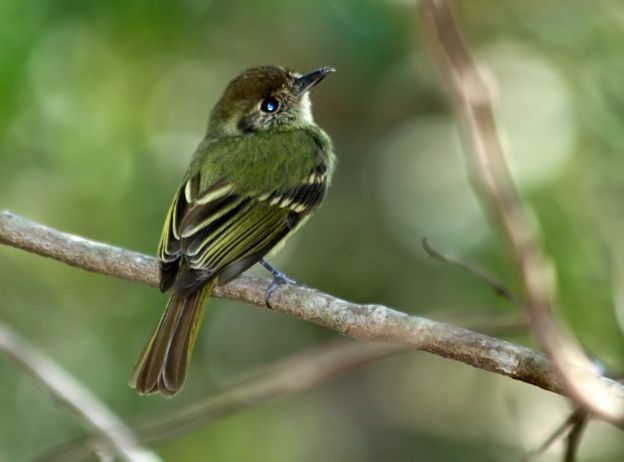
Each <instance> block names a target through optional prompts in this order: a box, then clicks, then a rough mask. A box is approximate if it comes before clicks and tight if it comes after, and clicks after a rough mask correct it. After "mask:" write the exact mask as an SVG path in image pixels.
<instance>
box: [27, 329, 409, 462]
mask: <svg viewBox="0 0 624 462" xmlns="http://www.w3.org/2000/svg"><path fill="white" fill-rule="evenodd" d="M405 351H409V348H407V347H405V346H402V345H387V344H381V343H365V342H354V341H352V340H338V341H330V342H327V343H325V344H323V345H321V346H316V347H314V348H311V349H308V350H306V351H303V352H301V353H296V354H293V355H291V356H289V357H287V358H286V359H281V360H278V361H276V362H274V363H271V364H269V365H268V366H264V367H262V368H260V369H258V370H256V371H255V372H252V373H250V374H246V375H245V376H243V377H241V378H240V379H238V380H236V381H234V382H232V383H230V384H229V385H226V386H224V387H222V389H220V390H217V391H211V392H209V393H206V394H205V395H203V396H199V397H197V398H195V399H192V400H191V401H190V402H187V403H186V404H182V405H181V406H180V408H179V409H178V410H175V411H173V412H172V411H170V410H168V411H167V412H165V413H164V414H163V413H161V414H158V415H155V416H151V417H145V418H143V419H141V420H140V421H138V422H137V423H136V425H135V426H134V427H135V428H136V432H137V434H138V435H139V437H140V438H141V440H143V441H145V442H147V443H154V442H162V441H165V440H169V439H171V438H173V437H175V436H178V435H180V434H184V433H188V432H190V431H193V430H195V429H197V428H200V427H202V426H204V425H207V424H208V423H210V422H213V421H215V420H217V419H219V418H222V417H225V416H227V415H230V414H233V413H236V412H239V411H242V410H244V409H248V408H250V407H255V406H258V405H260V404H262V403H264V402H267V401H270V400H271V399H273V398H276V397H281V396H285V395H289V394H292V393H297V392H300V391H303V390H307V389H309V388H312V387H313V386H315V385H317V384H318V383H321V382H324V381H326V380H329V379H330V378H332V377H334V376H336V375H337V374H340V373H343V372H345V371H347V370H351V369H353V368H355V367H358V366H361V365H364V364H369V363H371V362H374V361H378V360H380V359H384V358H387V357H388V356H391V355H395V354H398V353H402V352H405ZM99 444H101V441H98V440H94V439H93V438H91V439H81V440H78V441H72V442H68V443H66V444H63V445H60V446H57V447H55V448H52V449H50V450H48V451H46V453H45V454H44V455H43V456H42V457H40V458H39V460H41V461H42V462H43V461H46V462H55V461H58V462H61V461H67V460H72V461H79V460H85V459H88V458H89V456H90V455H91V451H90V450H89V448H90V447H92V446H94V445H99Z"/></svg>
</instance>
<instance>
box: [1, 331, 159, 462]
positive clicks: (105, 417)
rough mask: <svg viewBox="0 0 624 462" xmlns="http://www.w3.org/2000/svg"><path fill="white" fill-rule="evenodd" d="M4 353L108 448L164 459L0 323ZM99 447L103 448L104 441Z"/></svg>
mask: <svg viewBox="0 0 624 462" xmlns="http://www.w3.org/2000/svg"><path fill="white" fill-rule="evenodd" d="M0 355H2V356H6V357H7V358H8V359H10V360H12V361H13V362H14V363H15V364H16V365H17V366H19V367H20V368H21V369H23V370H25V371H27V372H28V373H29V374H30V375H31V376H32V377H33V378H34V379H35V380H36V381H37V382H38V383H39V384H40V385H41V386H43V387H44V388H45V389H46V390H48V391H49V392H50V394H51V395H52V396H53V397H54V398H55V399H56V400H57V401H58V402H59V403H62V404H64V405H65V407H67V408H68V409H69V410H71V411H72V413H73V414H74V415H76V416H77V417H78V419H79V420H80V423H82V424H83V425H84V426H85V427H87V428H88V429H89V430H91V431H92V432H93V433H95V434H97V435H98V437H100V438H101V440H102V441H104V442H105V443H106V449H108V450H110V448H112V449H113V450H114V451H115V452H116V453H117V454H118V455H119V456H120V457H121V458H122V459H124V460H127V461H129V462H157V461H159V460H160V458H159V457H158V456H157V455H156V454H154V453H153V452H151V451H149V450H148V449H145V448H143V447H141V445H140V444H139V442H138V441H137V439H136V438H135V437H134V433H133V432H132V430H130V428H128V427H127V426H126V424H124V423H123V422H122V421H121V419H120V418H119V417H117V416H116V415H115V414H113V412H112V411H111V410H110V409H108V408H107V407H106V406H105V405H104V404H103V403H102V402H100V400H98V399H97V398H96V397H95V396H94V395H92V394H91V392H90V391H89V390H87V389H86V388H85V387H84V386H83V385H82V384H81V383H80V382H78V381H77V380H76V379H74V378H73V377H72V376H71V375H69V373H67V372H66V371H65V370H63V369H62V368H61V367H60V366H59V365H58V364H56V363H55V362H54V361H52V360H51V359H50V358H47V357H46V356H45V355H43V353H41V352H39V351H37V349H36V348H35V347H33V346H32V345H30V344H29V343H28V342H27V341H26V340H24V339H23V338H21V337H20V336H19V335H18V334H17V333H16V332H14V331H13V330H12V329H10V328H9V327H8V326H5V325H3V324H0ZM95 447H98V448H102V445H97V446H95Z"/></svg>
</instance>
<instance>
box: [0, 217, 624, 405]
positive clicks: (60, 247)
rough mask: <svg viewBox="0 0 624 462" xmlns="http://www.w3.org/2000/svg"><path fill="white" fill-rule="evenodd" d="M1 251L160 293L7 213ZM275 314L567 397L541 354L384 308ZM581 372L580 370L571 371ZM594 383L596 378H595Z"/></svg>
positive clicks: (109, 261)
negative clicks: (406, 348) (50, 260)
mask: <svg viewBox="0 0 624 462" xmlns="http://www.w3.org/2000/svg"><path fill="white" fill-rule="evenodd" d="M0 243H4V244H7V245H11V246H13V247H17V248H20V249H23V250H27V251H30V252H34V253H37V254H39V255H42V256H49V257H52V258H55V259H56V260H59V261H63V262H66V263H69V264H71V265H73V266H78V267H80V268H84V269H88V270H90V271H97V272H101V273H103V274H107V275H110V276H115V277H119V278H122V279H127V280H129V281H134V282H140V283H143V284H148V285H150V286H156V285H157V282H158V271H157V265H156V261H155V259H154V258H153V257H149V256H146V255H142V254H139V253H137V252H132V251H128V250H124V249H120V248H118V247H113V246H109V245H107V244H102V243H98V242H92V241H89V240H86V239H83V238H79V237H76V236H73V235H70V234H66V233H63V232H60V231H56V230H53V229H51V228H48V227H45V226H43V225H40V224H37V223H34V222H32V221H30V220H26V219H24V218H22V217H19V216H17V215H14V214H12V213H10V212H8V211H4V212H0ZM268 284H269V281H267V280H265V279H257V278H250V277H240V278H237V279H236V280H234V281H232V282H230V283H229V284H227V285H225V286H221V287H217V288H216V289H215V291H214V295H215V296H217V297H220V298H226V299H230V300H237V301H239V302H244V303H250V304H254V305H257V306H260V307H263V308H266V307H265V305H264V292H265V290H266V288H267V287H268ZM271 305H272V307H273V309H274V311H277V312H279V313H282V314H286V315H289V316H292V317H295V318H298V319H301V320H304V321H310V322H313V323H315V324H318V325H321V326H323V327H326V328H328V329H331V330H335V331H336V332H339V333H341V334H343V335H347V336H349V337H353V338H357V339H361V340H369V341H379V342H388V343H395V344H400V345H408V346H412V347H414V348H416V349H419V350H422V351H427V352H430V353H434V354H436V355H438V356H442V357H445V358H449V359H454V360H456V361H460V362H463V363H465V364H469V365H471V366H473V367H476V368H479V369H483V370H486V371H489V372H494V373H497V374H500V375H505V376H508V377H511V378H513V379H515V380H520V381H523V382H526V383H530V384H533V385H536V386H538V387H541V388H543V389H545V390H549V391H552V392H555V393H559V394H564V390H563V388H562V386H561V383H560V382H559V379H558V378H557V376H556V375H555V374H554V373H553V369H552V366H551V364H550V362H549V361H548V358H546V356H544V355H543V354H542V353H539V352H537V351H534V350H531V349H530V348H526V347H524V346H520V345H515V344H512V343H510V342H506V341H504V340H499V339H496V338H492V337H488V336H486V335H482V334H479V333H476V332H472V331H469V330H466V329H462V328H460V327H456V326H453V325H450V324H445V323H442V322H436V321H432V320H430V319H425V318H421V317H417V316H409V315H407V314H405V313H402V312H400V311H396V310H394V309H391V308H388V307H385V306H382V305H359V304H356V303H351V302H347V301H345V300H341V299H339V298H336V297H333V296H331V295H328V294H324V293H322V292H319V291H317V290H314V289H310V288H307V287H302V286H292V285H289V286H284V287H280V288H279V289H277V290H276V292H275V294H274V296H273V297H272V299H271ZM570 368H571V370H575V371H577V370H578V369H579V368H578V367H577V366H573V365H570ZM592 377H594V376H592ZM594 380H595V381H596V382H597V383H598V384H599V385H600V387H601V389H602V390H604V391H605V392H606V393H607V394H608V396H609V399H610V400H612V401H613V402H617V403H624V386H623V385H622V384H620V383H618V382H616V381H614V380H611V379H609V378H606V377H600V376H595V377H594Z"/></svg>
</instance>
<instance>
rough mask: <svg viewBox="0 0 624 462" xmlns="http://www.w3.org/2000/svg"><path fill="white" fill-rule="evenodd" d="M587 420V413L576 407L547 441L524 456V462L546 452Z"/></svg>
mask: <svg viewBox="0 0 624 462" xmlns="http://www.w3.org/2000/svg"><path fill="white" fill-rule="evenodd" d="M586 420H587V414H586V413H585V412H583V411H581V410H580V409H576V410H575V411H574V412H572V413H571V414H570V415H569V416H568V417H567V418H566V419H565V420H564V421H563V422H562V423H561V425H559V426H558V427H557V428H556V429H555V430H554V431H553V432H552V433H551V434H550V436H549V437H548V438H546V441H544V442H543V443H542V444H540V445H539V446H538V447H537V448H535V449H533V450H532V451H531V452H529V453H528V454H527V455H526V456H525V457H523V458H522V462H530V461H532V460H534V459H535V458H536V457H538V456H539V455H541V454H543V453H544V452H546V451H547V450H548V449H549V448H550V447H551V446H552V445H553V444H555V443H556V442H557V441H558V440H560V439H561V438H564V437H565V436H566V435H569V434H570V432H571V430H572V429H573V428H574V427H575V426H576V425H578V424H579V423H580V422H584V421H586Z"/></svg>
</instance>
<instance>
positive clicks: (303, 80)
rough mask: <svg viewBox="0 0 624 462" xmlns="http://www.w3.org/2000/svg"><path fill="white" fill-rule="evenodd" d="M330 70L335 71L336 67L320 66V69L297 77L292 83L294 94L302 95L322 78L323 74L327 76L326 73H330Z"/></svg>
mask: <svg viewBox="0 0 624 462" xmlns="http://www.w3.org/2000/svg"><path fill="white" fill-rule="evenodd" d="M332 72H336V69H334V68H333V67H321V68H320V69H317V70H315V71H312V72H309V73H307V74H305V75H302V76H301V77H299V78H297V80H295V83H294V88H295V92H296V94H297V95H298V96H301V95H303V94H304V93H305V92H307V91H309V90H310V89H311V88H312V87H313V86H314V85H316V84H317V83H319V82H320V81H321V80H323V79H324V78H325V76H327V74H331V73H332Z"/></svg>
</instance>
